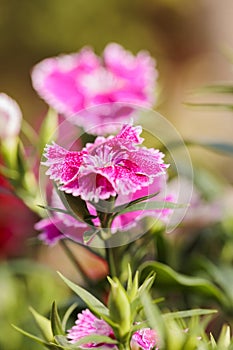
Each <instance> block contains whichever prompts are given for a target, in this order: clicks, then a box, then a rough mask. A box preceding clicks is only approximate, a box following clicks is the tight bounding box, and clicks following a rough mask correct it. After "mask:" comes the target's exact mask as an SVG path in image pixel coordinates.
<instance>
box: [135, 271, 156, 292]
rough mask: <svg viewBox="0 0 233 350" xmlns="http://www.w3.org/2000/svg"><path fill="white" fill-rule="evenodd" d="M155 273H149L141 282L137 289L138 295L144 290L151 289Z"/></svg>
mask: <svg viewBox="0 0 233 350" xmlns="http://www.w3.org/2000/svg"><path fill="white" fill-rule="evenodd" d="M155 277H156V274H155V273H150V274H149V275H148V276H147V278H146V279H145V281H144V282H143V284H142V285H141V286H140V287H139V289H138V295H139V296H140V295H142V294H143V293H144V292H149V290H150V289H151V287H152V285H153V283H154V281H155Z"/></svg>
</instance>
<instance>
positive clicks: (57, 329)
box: [50, 301, 65, 335]
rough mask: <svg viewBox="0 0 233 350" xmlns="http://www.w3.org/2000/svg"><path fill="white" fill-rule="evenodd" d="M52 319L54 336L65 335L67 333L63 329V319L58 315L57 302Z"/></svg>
mask: <svg viewBox="0 0 233 350" xmlns="http://www.w3.org/2000/svg"><path fill="white" fill-rule="evenodd" d="M50 319H51V328H52V332H53V335H60V334H61V335H64V334H65V332H64V330H63V328H62V323H61V319H60V316H59V314H58V311H57V305H56V302H55V301H54V302H53V304H52V309H51V315H50Z"/></svg>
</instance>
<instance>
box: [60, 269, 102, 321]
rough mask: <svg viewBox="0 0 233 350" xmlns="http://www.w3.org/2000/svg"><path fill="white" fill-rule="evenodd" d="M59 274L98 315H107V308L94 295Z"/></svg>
mask: <svg viewBox="0 0 233 350" xmlns="http://www.w3.org/2000/svg"><path fill="white" fill-rule="evenodd" d="M58 274H59V276H60V277H61V278H62V279H63V281H64V282H65V283H66V284H67V285H68V287H70V288H71V289H72V290H73V291H74V292H75V293H76V294H77V295H78V296H79V297H80V298H81V299H82V300H83V301H84V302H85V303H86V305H87V306H88V307H89V308H90V310H92V311H93V312H94V313H95V314H96V315H98V316H100V317H101V316H102V315H105V316H109V311H108V308H107V307H106V306H105V305H104V304H103V303H101V301H99V300H98V299H97V298H96V297H94V296H93V295H92V294H91V293H89V292H88V291H86V290H85V289H83V288H82V287H79V286H78V285H76V284H74V283H73V282H71V281H69V280H68V279H67V278H66V277H64V276H63V275H62V274H61V273H59V272H58Z"/></svg>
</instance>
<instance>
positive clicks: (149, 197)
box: [114, 192, 159, 212]
mask: <svg viewBox="0 0 233 350" xmlns="http://www.w3.org/2000/svg"><path fill="white" fill-rule="evenodd" d="M157 194H159V192H156V193H153V194H150V195H148V196H144V197H141V198H138V199H135V200H133V201H132V202H129V203H128V204H123V205H119V206H118V207H115V208H114V212H119V211H122V210H124V209H125V208H130V207H132V205H135V204H137V203H141V202H144V201H146V200H148V199H151V198H153V197H155V196H157Z"/></svg>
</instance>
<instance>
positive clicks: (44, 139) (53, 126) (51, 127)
mask: <svg viewBox="0 0 233 350" xmlns="http://www.w3.org/2000/svg"><path fill="white" fill-rule="evenodd" d="M57 126H58V116H57V112H55V111H54V110H53V109H49V110H48V113H47V115H46V116H45V119H44V121H43V123H42V125H41V128H40V133H39V151H40V154H42V153H43V150H44V147H45V145H46V143H48V142H50V141H51V138H53V139H56V135H55V132H56V131H57Z"/></svg>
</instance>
